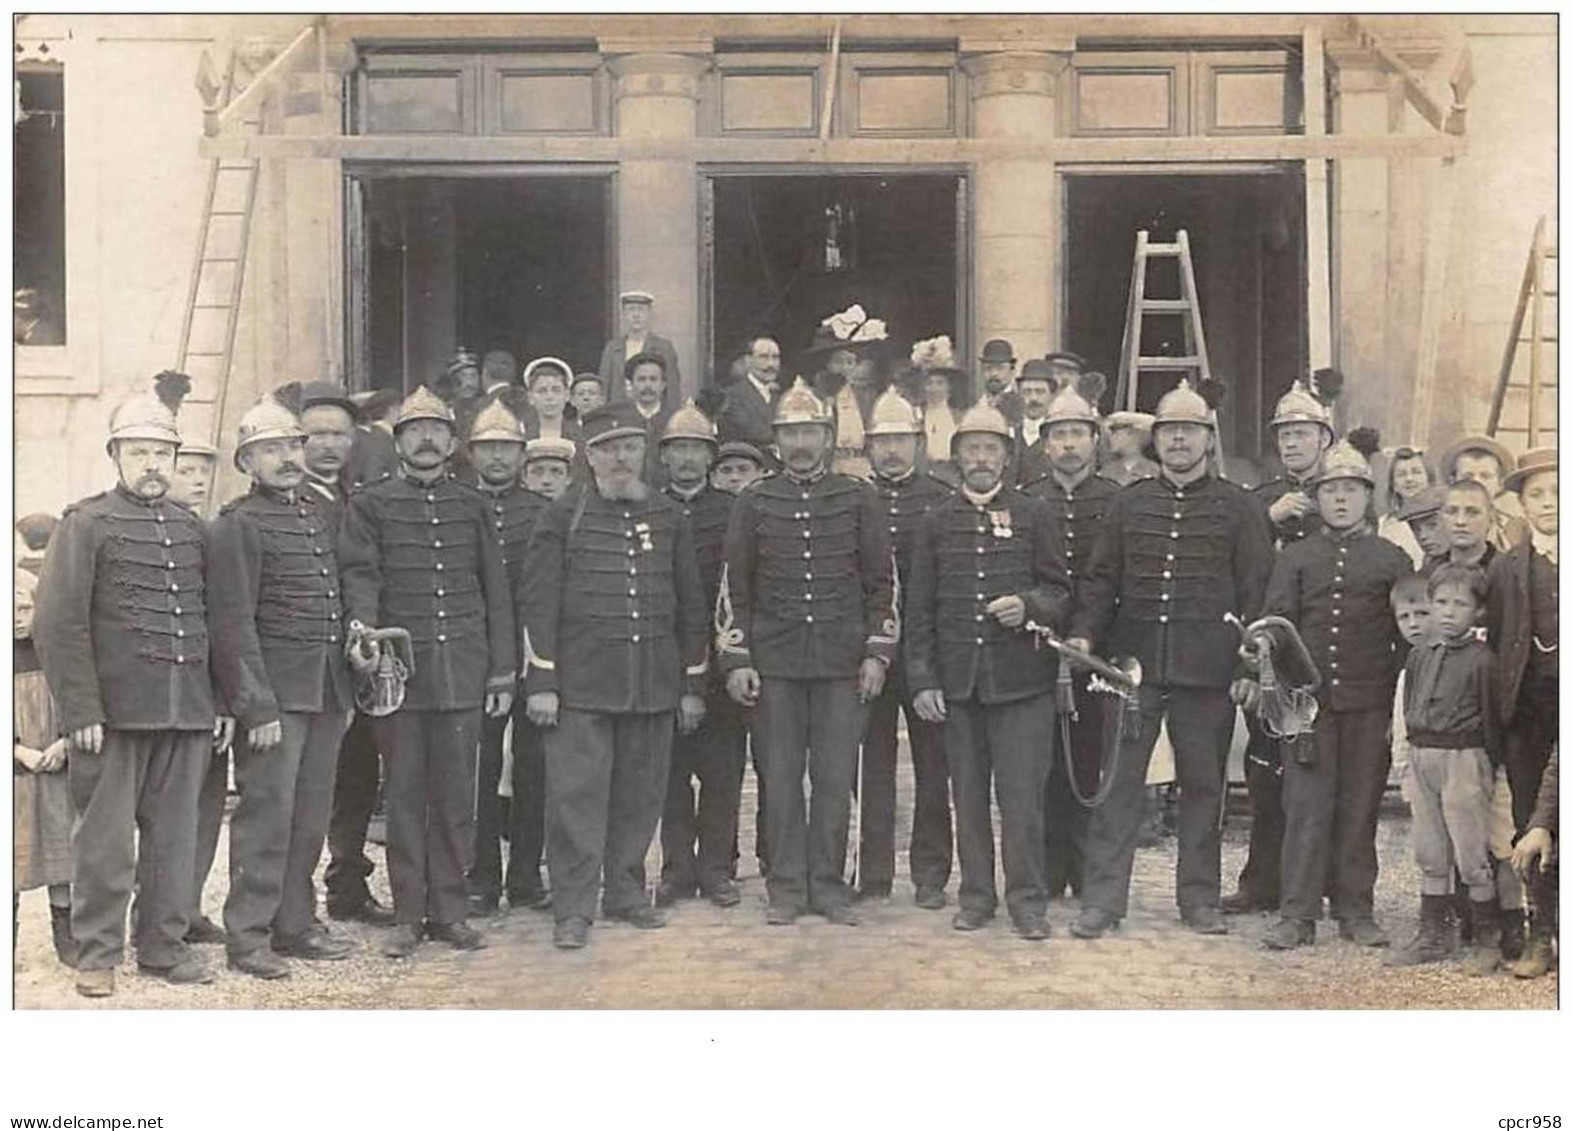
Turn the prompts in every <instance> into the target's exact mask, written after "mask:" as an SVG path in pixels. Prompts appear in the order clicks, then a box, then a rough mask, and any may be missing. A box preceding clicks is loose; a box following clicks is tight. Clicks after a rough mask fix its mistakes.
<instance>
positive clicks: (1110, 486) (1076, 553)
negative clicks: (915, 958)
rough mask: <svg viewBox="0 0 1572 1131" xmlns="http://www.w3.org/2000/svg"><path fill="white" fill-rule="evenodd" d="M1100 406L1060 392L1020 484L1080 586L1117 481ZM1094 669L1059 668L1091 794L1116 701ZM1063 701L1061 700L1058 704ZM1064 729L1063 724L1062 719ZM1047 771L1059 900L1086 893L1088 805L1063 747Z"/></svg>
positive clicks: (1052, 869)
mask: <svg viewBox="0 0 1572 1131" xmlns="http://www.w3.org/2000/svg"><path fill="white" fill-rule="evenodd" d="M1099 427H1100V424H1099V421H1098V418H1097V411H1096V409H1095V408H1093V407H1092V405H1090V404H1088V403H1087V401H1086V398H1085V397H1083V396H1081V394H1080V392H1079V391H1078V390H1077V389H1076V388H1075V386H1074V384H1070V385H1067V386H1066V387H1065V388H1064V389H1062V390H1061V391H1060V392H1058V393H1057V394H1055V396H1054V398H1053V400H1052V401H1050V402H1049V404H1048V413H1047V415H1046V416H1045V417H1044V419H1043V425H1042V438H1041V445H1042V455H1043V459H1044V461H1045V462H1046V464H1047V471H1046V473H1045V474H1043V475H1042V476H1040V477H1038V478H1037V479H1034V480H1032V481H1031V482H1029V483H1025V484H1023V485H1022V487H1021V490H1022V491H1024V492H1025V493H1026V494H1028V495H1030V496H1032V497H1033V498H1037V499H1041V500H1043V502H1045V503H1047V504H1048V510H1049V512H1050V513H1051V514H1052V515H1053V516H1054V520H1055V521H1054V525H1053V531H1054V537H1055V538H1057V539H1058V545H1059V549H1060V551H1061V553H1062V554H1063V555H1064V568H1065V572H1066V573H1067V574H1069V576H1070V584H1071V585H1072V586H1074V585H1076V584H1077V582H1078V580H1079V578H1080V575H1081V574H1083V573H1084V572H1085V571H1086V566H1087V562H1088V561H1089V559H1090V558H1091V555H1092V547H1093V546H1094V545H1096V542H1097V535H1098V532H1099V531H1100V530H1101V528H1102V522H1103V515H1104V514H1105V513H1107V511H1108V505H1109V504H1110V503H1111V502H1112V501H1113V497H1114V496H1115V495H1116V494H1118V492H1119V484H1117V483H1115V482H1114V481H1113V480H1112V479H1104V478H1103V477H1102V476H1101V475H1099V474H1097V433H1098V429H1099ZM1090 680H1091V673H1089V672H1084V671H1079V672H1078V671H1074V670H1072V669H1071V668H1070V667H1069V666H1068V665H1062V666H1061V667H1060V669H1059V684H1060V694H1061V696H1064V695H1065V694H1066V689H1067V691H1068V697H1069V699H1070V701H1071V703H1072V704H1073V707H1074V712H1075V713H1074V715H1073V716H1071V718H1070V720H1069V726H1068V731H1069V735H1070V754H1071V756H1072V757H1073V760H1074V766H1075V769H1074V774H1075V782H1074V784H1075V786H1076V787H1077V788H1078V789H1079V791H1080V793H1081V795H1082V796H1083V797H1084V796H1090V795H1091V794H1092V792H1093V791H1095V790H1096V788H1097V784H1098V780H1097V779H1098V767H1099V766H1100V765H1101V763H1102V759H1103V755H1104V747H1105V745H1106V743H1107V739H1108V729H1107V728H1108V724H1109V723H1110V722H1111V719H1112V715H1111V711H1112V710H1115V709H1117V707H1116V705H1114V704H1113V703H1112V701H1111V700H1110V699H1109V698H1108V697H1107V696H1106V695H1100V694H1094V693H1093V692H1092V691H1091V689H1090V686H1089V685H1090ZM1060 706H1061V708H1062V707H1063V706H1064V704H1063V703H1061V704H1060ZM1060 723H1061V726H1060V733H1061V734H1063V733H1064V730H1065V729H1066V728H1065V727H1064V726H1063V725H1062V724H1063V723H1064V720H1062V719H1061V720H1060ZM1055 751H1056V752H1055V756H1054V760H1053V766H1052V768H1051V769H1050V771H1049V774H1048V797H1047V801H1046V810H1045V814H1044V815H1045V819H1046V824H1047V837H1048V898H1049V899H1057V898H1058V897H1059V896H1061V895H1063V894H1064V891H1065V889H1066V888H1069V889H1070V890H1071V891H1073V892H1074V893H1075V894H1076V895H1080V894H1081V877H1082V870H1083V869H1082V852H1083V849H1084V847H1085V842H1086V824H1087V820H1088V817H1089V813H1088V811H1087V809H1086V808H1085V807H1084V806H1083V805H1081V803H1080V802H1079V801H1077V800H1076V799H1075V791H1074V790H1072V789H1071V782H1070V776H1069V775H1070V772H1071V771H1070V769H1069V765H1068V764H1067V762H1066V759H1065V753H1066V752H1065V751H1064V750H1062V749H1059V744H1058V743H1056V744H1055Z"/></svg>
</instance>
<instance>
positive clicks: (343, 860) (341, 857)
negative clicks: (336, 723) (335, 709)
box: [323, 711, 382, 904]
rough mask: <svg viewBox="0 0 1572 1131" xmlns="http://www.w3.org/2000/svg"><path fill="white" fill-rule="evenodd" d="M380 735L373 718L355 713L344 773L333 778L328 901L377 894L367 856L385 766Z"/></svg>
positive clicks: (341, 755)
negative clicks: (369, 883) (368, 881)
mask: <svg viewBox="0 0 1572 1131" xmlns="http://www.w3.org/2000/svg"><path fill="white" fill-rule="evenodd" d="M380 761H381V760H380V759H379V758H378V756H377V737H376V731H375V728H374V727H373V726H372V720H371V716H370V715H363V714H361V713H360V712H359V711H356V712H355V717H354V718H353V719H352V720H351V721H350V724H349V729H348V730H347V731H345V732H344V738H343V740H342V742H341V743H340V744H339V749H338V769H337V771H336V772H335V775H334V778H333V810H332V814H331V816H330V817H329V818H328V866H327V872H326V874H325V875H324V876H323V880H324V882H325V884H326V886H327V895H328V899H329V900H330V901H333V902H340V901H341V902H344V903H348V904H356V903H363V902H365V900H366V899H368V898H369V897H370V895H371V889H370V888H368V887H367V886H366V878H367V877H368V876H370V875H371V871H372V865H371V861H370V860H368V859H367V858H366V830H367V829H368V828H369V827H370V825H371V813H372V811H373V810H374V809H375V808H376V807H377V787H378V786H380V785H381V784H382V767H381V764H380Z"/></svg>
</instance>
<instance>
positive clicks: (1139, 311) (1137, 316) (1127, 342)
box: [1114, 228, 1223, 465]
mask: <svg viewBox="0 0 1572 1131" xmlns="http://www.w3.org/2000/svg"><path fill="white" fill-rule="evenodd" d="M1154 259H1174V260H1177V261H1178V264H1179V296H1178V297H1177V298H1153V297H1151V296H1150V295H1148V294H1147V277H1146V275H1147V267H1148V265H1149V264H1150V263H1151V261H1152V260H1154ZM1152 316H1155V317H1158V318H1162V319H1168V320H1173V319H1178V320H1179V323H1180V332H1181V335H1182V339H1183V342H1184V353H1182V354H1179V355H1176V356H1160V355H1155V354H1144V353H1142V352H1141V348H1142V337H1143V331H1144V330H1145V328H1146V320H1147V318H1148V317H1152ZM1160 325H1161V324H1160ZM1169 325H1170V326H1171V322H1170V323H1169ZM1175 372H1177V373H1179V374H1180V375H1181V376H1184V377H1186V378H1188V379H1189V381H1190V385H1191V387H1196V386H1198V385H1199V384H1200V382H1202V381H1205V380H1208V379H1209V378H1210V377H1211V376H1212V366H1211V362H1210V361H1209V360H1208V358H1207V353H1206V331H1205V329H1204V328H1203V327H1202V325H1201V302H1200V299H1199V298H1198V297H1197V294H1196V289H1195V263H1194V260H1193V259H1192V258H1191V255H1190V233H1189V232H1187V231H1185V230H1184V229H1182V228H1181V229H1180V230H1179V233H1178V234H1177V236H1176V237H1175V239H1174V242H1173V243H1154V242H1153V241H1152V238H1151V233H1150V232H1147V231H1146V230H1145V229H1143V230H1141V231H1139V232H1137V233H1136V235H1135V266H1134V269H1133V270H1132V271H1131V273H1130V299H1129V303H1128V306H1127V308H1126V310H1125V318H1124V344H1123V345H1122V346H1121V347H1120V350H1119V384H1118V387H1117V389H1116V391H1115V394H1114V403H1115V404H1117V405H1119V406H1120V407H1122V408H1124V409H1125V410H1126V411H1129V412H1134V411H1136V409H1137V405H1138V402H1139V400H1140V395H1141V376H1142V375H1143V374H1147V373H1175ZM1222 454H1223V435H1222V429H1221V428H1219V429H1218V430H1217V456H1218V463H1219V465H1221V463H1222Z"/></svg>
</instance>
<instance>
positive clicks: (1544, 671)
mask: <svg viewBox="0 0 1572 1131" xmlns="http://www.w3.org/2000/svg"><path fill="white" fill-rule="evenodd" d="M1556 465H1557V458H1556V449H1554V448H1537V449H1534V450H1532V451H1528V452H1525V453H1523V457H1522V458H1521V459H1520V460H1518V461H1517V467H1516V468H1515V469H1514V470H1513V471H1512V473H1511V474H1509V475H1508V476H1507V477H1506V489H1507V490H1508V491H1513V492H1516V493H1517V496H1518V498H1519V500H1521V503H1522V509H1523V513H1524V515H1525V517H1526V518H1527V520H1528V526H1529V529H1530V533H1529V537H1528V538H1527V539H1525V540H1524V541H1522V542H1519V543H1518V544H1517V545H1515V546H1513V547H1512V548H1511V549H1510V550H1508V551H1507V552H1506V553H1504V554H1498V555H1497V556H1496V557H1495V559H1494V560H1493V561H1492V562H1491V563H1490V570H1489V590H1488V593H1487V595H1486V598H1485V631H1486V633H1487V635H1488V638H1489V643H1490V646H1491V648H1493V649H1494V650H1495V652H1496V655H1497V656H1499V657H1500V665H1501V669H1500V676H1501V696H1500V699H1499V703H1500V713H1501V722H1502V724H1503V728H1504V729H1503V734H1502V737H1503V747H1504V758H1505V761H1506V771H1507V779H1508V781H1509V782H1510V783H1511V787H1512V824H1513V833H1514V839H1515V841H1516V840H1521V838H1522V837H1523V836H1524V834H1525V833H1527V832H1528V831H1529V829H1530V828H1531V827H1532V818H1533V815H1534V809H1535V800H1536V798H1538V797H1539V796H1540V783H1541V779H1542V778H1543V777H1544V775H1545V768H1546V765H1547V764H1548V763H1549V761H1550V757H1551V752H1552V750H1554V748H1555V745H1556V723H1557V720H1558V718H1559V714H1560V712H1559V703H1560V680H1559V675H1558V672H1557V664H1556V661H1557V659H1558V658H1559V648H1560V641H1561V611H1560V603H1559V602H1560V598H1559V595H1558V589H1557V584H1556V582H1557V578H1558V576H1559V563H1558V560H1557V559H1558V556H1559V555H1558V550H1557V545H1556V534H1557V531H1558V530H1559V521H1558V514H1557V512H1558V495H1559V490H1558V487H1557V482H1556V470H1557V467H1556ZM1526 878H1527V881H1528V884H1527V886H1528V902H1529V915H1530V923H1529V940H1528V949H1527V952H1526V953H1525V954H1524V956H1523V958H1522V959H1521V960H1520V962H1519V964H1518V965H1519V966H1522V969H1523V971H1524V972H1523V973H1519V970H1518V967H1517V966H1514V967H1513V972H1514V973H1519V976H1520V977H1534V976H1536V974H1535V971H1537V972H1538V973H1540V974H1542V973H1544V971H1545V970H1547V969H1548V968H1549V964H1550V961H1551V955H1552V942H1553V940H1554V938H1555V931H1556V897H1557V892H1556V873H1555V872H1553V871H1544V870H1540V869H1534V870H1532V871H1530V872H1529V873H1528V875H1527V877H1526ZM1518 922H1519V924H1520V923H1521V919H1519V920H1518ZM1518 929H1519V930H1521V926H1519V928H1518Z"/></svg>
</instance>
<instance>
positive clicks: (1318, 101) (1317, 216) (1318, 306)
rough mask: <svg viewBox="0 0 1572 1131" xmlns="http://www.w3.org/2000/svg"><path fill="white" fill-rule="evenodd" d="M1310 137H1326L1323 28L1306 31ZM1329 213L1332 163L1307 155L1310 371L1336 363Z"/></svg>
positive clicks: (1307, 127)
mask: <svg viewBox="0 0 1572 1131" xmlns="http://www.w3.org/2000/svg"><path fill="white" fill-rule="evenodd" d="M1302 71H1303V75H1304V110H1305V136H1306V137H1307V138H1325V137H1326V54H1325V52H1324V51H1323V49H1322V41H1321V29H1320V27H1319V26H1317V25H1315V24H1310V25H1308V26H1307V27H1306V28H1305V32H1304V65H1303V68H1302ZM1329 228H1330V225H1329V223H1328V217H1327V163H1326V158H1324V157H1309V158H1306V159H1305V272H1306V275H1307V276H1308V280H1307V281H1308V287H1307V291H1306V314H1307V316H1308V319H1309V323H1310V326H1309V330H1310V371H1311V372H1312V373H1313V372H1315V371H1316V370H1317V369H1322V368H1325V367H1327V366H1330V365H1331V364H1332V244H1331V232H1330V231H1329Z"/></svg>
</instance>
